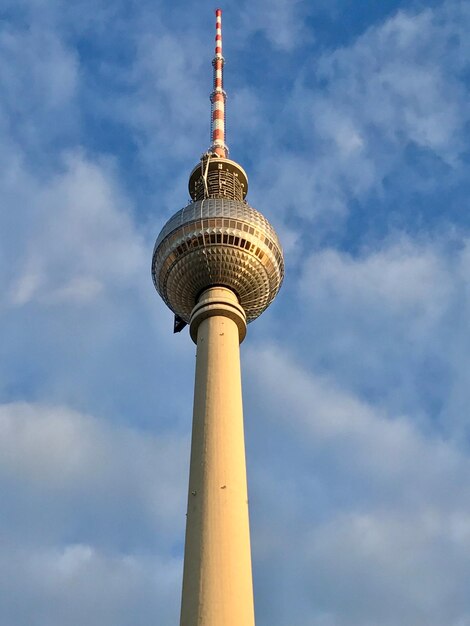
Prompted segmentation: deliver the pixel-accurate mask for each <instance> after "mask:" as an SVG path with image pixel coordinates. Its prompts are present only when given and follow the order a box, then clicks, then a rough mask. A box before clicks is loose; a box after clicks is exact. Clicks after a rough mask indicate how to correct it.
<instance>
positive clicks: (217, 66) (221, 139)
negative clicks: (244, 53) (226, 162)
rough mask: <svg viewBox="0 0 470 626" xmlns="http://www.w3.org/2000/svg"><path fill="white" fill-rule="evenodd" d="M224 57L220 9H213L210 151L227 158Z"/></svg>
mask: <svg viewBox="0 0 470 626" xmlns="http://www.w3.org/2000/svg"><path fill="white" fill-rule="evenodd" d="M224 62H225V61H224V57H223V56H222V9H216V11H215V56H214V58H213V60H212V66H213V67H214V91H213V92H212V93H211V141H212V145H211V147H210V151H211V152H213V153H214V154H216V155H217V156H219V157H222V158H224V159H225V158H227V156H228V148H227V146H226V145H225V101H226V99H227V94H226V93H225V91H224Z"/></svg>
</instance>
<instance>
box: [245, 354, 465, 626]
mask: <svg viewBox="0 0 470 626" xmlns="http://www.w3.org/2000/svg"><path fill="white" fill-rule="evenodd" d="M251 356H252V358H251V359H250V362H251V363H252V364H253V365H252V367H250V368H249V371H248V372H247V374H248V376H249V378H250V379H252V380H254V381H255V384H256V385H257V387H258V389H259V394H260V397H262V400H259V401H256V403H255V408H256V407H261V406H264V407H265V410H264V411H263V412H261V411H260V413H259V414H258V415H257V419H258V420H261V424H260V425H259V436H264V437H266V438H267V439H268V441H267V442H266V443H265V444H264V448H263V446H260V449H262V450H263V452H262V455H261V458H260V459H259V461H258V464H256V465H255V466H254V471H253V474H252V482H251V485H252V489H251V498H252V500H253V498H256V499H257V500H258V502H257V505H256V511H257V513H258V515H257V518H256V525H255V529H254V539H253V546H254V551H255V562H256V563H257V567H258V568H259V571H260V570H261V568H262V570H261V571H262V572H263V582H262V584H260V587H261V591H260V600H261V602H262V610H263V612H264V614H265V615H267V617H268V619H274V621H276V617H275V616H276V615H280V616H281V617H280V618H279V619H280V622H279V623H282V615H283V608H282V602H283V601H285V600H283V599H282V597H283V596H282V595H281V597H279V598H276V599H273V598H272V595H271V598H270V602H271V606H269V605H268V604H267V602H268V600H267V597H265V593H266V586H267V585H271V588H276V589H283V590H284V594H285V595H286V597H289V599H290V603H291V604H290V606H291V607H295V608H294V609H292V608H291V610H290V615H291V617H290V619H291V621H290V623H292V624H296V625H297V624H301V623H305V622H306V621H307V622H308V623H314V624H317V623H319V624H321V623H323V622H322V620H323V621H324V620H326V623H328V619H330V620H331V623H333V624H340V625H341V626H346V625H347V626H359V625H363V624H369V623H370V624H375V623H380V624H384V625H387V626H388V625H390V626H392V625H395V624H397V623H404V624H414V625H416V626H421V625H423V626H424V625H429V624H432V625H433V626H434V625H435V626H439V625H440V624H442V623H451V624H456V623H458V620H459V619H460V620H465V619H468V618H469V617H470V604H469V602H468V596H467V594H466V591H465V585H464V584H462V581H463V580H465V579H466V578H468V576H469V575H470V571H469V566H468V563H469V559H468V556H469V553H470V542H469V535H468V524H469V520H470V509H469V506H468V503H469V502H470V492H469V484H470V483H469V478H470V461H469V459H468V456H467V454H466V453H465V452H464V451H462V450H460V449H459V447H458V446H457V445H455V444H454V443H453V442H452V441H450V440H446V439H443V438H441V437H440V436H439V435H436V434H432V435H427V434H423V433H422V432H421V431H420V430H419V429H418V428H417V427H416V426H415V425H414V424H413V420H412V419H410V417H409V416H396V415H392V416H390V415H387V414H386V413H384V412H383V411H382V410H381V409H380V408H377V407H375V406H374V405H372V404H369V403H366V402H364V401H363V400H360V399H359V398H358V397H357V396H355V395H354V394H350V393H347V392H345V391H344V389H342V388H341V387H339V386H337V385H336V384H335V383H334V381H332V380H331V379H328V378H326V377H325V376H319V375H317V374H316V373H307V372H306V371H305V369H304V368H302V367H301V366H299V364H298V363H296V362H294V361H293V360H292V359H291V358H290V357H289V356H288V355H287V354H286V353H285V352H283V351H281V350H280V349H279V348H274V347H271V348H265V349H264V350H263V349H259V347H257V348H255V350H254V352H253V354H252V355H251ZM280 380H285V381H289V384H286V385H279V381H280ZM269 450H271V451H269ZM294 458H295V459H296V460H295V461H294V462H293V460H292V459H294ZM274 459H277V461H276V462H275V461H274ZM268 468H270V469H269V470H268ZM253 484H254V487H253ZM253 491H254V494H253ZM281 563H282V566H281ZM255 582H256V579H255ZM299 587H300V588H299ZM268 595H269V594H268ZM397 620H398V621H397Z"/></svg>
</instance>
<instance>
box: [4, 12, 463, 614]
mask: <svg viewBox="0 0 470 626" xmlns="http://www.w3.org/2000/svg"><path fill="white" fill-rule="evenodd" d="M215 8H216V7H215V5H214V4H212V3H208V2H206V1H205V0H202V1H201V0H200V1H199V2H194V1H193V0H189V1H186V2H181V1H179V0H176V1H174V2H166V1H164V0H160V1H159V0H155V1H153V2H146V1H145V0H143V1H141V2H130V1H128V2H126V1H119V0H117V1H116V2H113V3H108V2H103V1H102V0H95V2H90V1H89V0H78V1H77V2H74V3H65V2H62V1H60V0H41V1H38V0H15V2H12V1H10V0H3V2H2V4H1V6H0V86H1V94H2V97H1V98H0V193H1V197H2V211H1V212H0V279H1V282H2V286H3V288H2V292H1V295H0V333H1V335H0V339H1V340H0V488H1V493H2V506H1V514H0V622H1V623H2V624H5V625H6V624H8V626H31V625H34V626H63V624H65V623H66V624H67V625H68V626H83V625H84V624H86V625H87V626H108V625H109V626H111V625H112V626H131V625H132V626H140V625H142V626H143V625H144V624H150V623H152V624H158V625H159V626H170V625H171V624H176V623H178V615H179V600H180V588H181V577H182V547H183V546H182V540H183V536H184V522H185V505H186V488H187V476H188V462H189V444H190V441H189V437H190V421H191V408H192V386H193V375H194V372H193V367H194V346H193V344H192V342H191V341H190V339H189V336H188V334H187V333H186V332H184V333H181V334H180V335H176V336H173V335H172V315H171V312H170V311H168V310H167V309H166V308H165V306H164V304H163V303H162V302H161V301H160V299H159V298H158V296H157V294H156V293H155V291H154V288H153V286H152V282H151V278H150V261H151V253H152V247H153V243H154V241H155V238H156V236H157V235H158V232H159V231H160V228H161V226H162V225H163V223H164V221H165V220H166V219H167V218H168V217H169V216H170V215H171V214H172V213H173V212H175V211H176V210H178V209H179V208H181V207H182V206H184V205H185V204H186V201H187V198H188V193H187V186H186V185H187V179H188V175H189V172H190V171H191V169H192V167H193V166H194V165H195V164H196V162H197V160H198V158H199V156H200V154H201V153H202V152H203V151H204V150H206V149H207V147H208V145H209V118H210V105H209V98H208V97H209V92H210V89H211V80H212V76H211V58H212V55H213V37H214V30H213V29H214V13H213V11H214V9H215ZM222 9H223V10H224V16H223V17H224V54H225V57H226V60H227V63H226V75H225V82H226V88H227V90H228V93H229V98H228V111H227V126H228V137H227V140H228V143H229V146H230V148H231V157H232V158H234V159H235V160H237V161H239V162H240V164H241V165H243V166H244V167H245V168H246V170H247V171H248V174H249V178H250V191H249V195H248V199H249V201H250V202H251V204H252V205H253V206H254V207H256V208H257V209H259V210H260V211H262V212H263V213H264V214H265V215H266V216H267V217H268V218H269V219H270V221H271V222H272V223H273V224H274V225H275V227H276V228H277V230H278V232H279V235H280V237H281V241H282V242H283V245H284V249H285V256H286V268H287V270H286V279H285V282H284V285H283V287H282V290H281V292H280V294H279V296H278V297H277V299H276V301H275V302H274V304H273V305H272V306H271V307H270V308H269V309H268V311H266V313H265V314H263V317H262V318H261V319H260V320H258V321H257V322H255V323H254V324H252V325H250V327H249V333H248V337H247V339H246V340H245V342H244V344H243V346H242V361H243V384H244V405H245V423H246V444H247V456H248V459H247V463H248V473H249V476H248V478H249V491H250V506H251V509H250V512H251V528H252V549H253V566H254V585H255V604H256V616H257V624H258V626H268V624H269V626H281V625H283V626H443V625H444V624H445V626H469V625H470V594H469V593H468V582H467V581H468V580H469V579H470V431H469V415H468V413H469V409H468V407H469V405H470V387H469V384H468V370H469V365H470V356H469V355H470V330H469V324H468V320H469V316H470V278H469V277H470V217H469V211H468V205H469V202H468V197H469V195H470V194H469V192H470V183H469V180H470V151H469V148H468V145H469V138H470V123H469V122H470V109H469V104H468V102H469V97H468V96H469V94H468V91H469V85H470V43H469V38H468V32H469V30H470V5H469V3H468V2H462V1H459V0H447V1H446V2H438V1H435V2H426V1H424V0H423V1H417V2H410V1H408V2H404V1H403V2H397V1H391V0H390V1H383V2H380V3H378V2H366V1H364V2H352V1H351V0H332V1H331V0H330V1H329V2H324V1H323V0H319V1H318V2H307V1H302V0H290V1H287V0H271V1H269V2H268V0H251V1H250V2H247V1H245V0H240V1H239V2H237V3H226V4H225V5H224V4H222Z"/></svg>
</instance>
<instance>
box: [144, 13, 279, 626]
mask: <svg viewBox="0 0 470 626" xmlns="http://www.w3.org/2000/svg"><path fill="white" fill-rule="evenodd" d="M212 64H213V67H214V87H213V92H212V94H211V140H212V143H211V147H210V148H209V150H208V151H207V152H206V153H205V154H203V155H202V157H201V160H200V162H199V163H198V164H197V165H196V167H195V168H194V169H193V171H192V172H191V174H190V177H189V193H190V196H191V198H192V202H190V204H189V205H188V206H186V207H185V208H184V209H181V210H180V211H178V212H177V213H175V215H173V217H171V218H170V219H169V220H168V222H167V223H166V224H165V226H164V227H163V229H162V231H161V233H160V235H159V236H158V238H157V241H156V243H155V248H154V252H153V259H152V276H153V282H154V284H155V288H156V289H157V291H158V293H159V294H160V296H161V297H162V298H163V300H164V301H165V302H166V304H167V305H168V306H169V307H170V309H171V310H172V311H173V312H174V314H175V331H179V330H181V328H182V327H183V326H184V325H185V324H189V328H190V335H191V338H192V339H193V341H194V342H195V343H196V345H197V352H196V380H195V391H194V408H193V431H192V442H191V462H190V475H189V493H188V510H187V521H186V541H185V552H184V573H183V593H182V602H181V622H180V624H181V626H252V625H254V608H253V585H252V575H251V552H250V531H249V520H248V496H247V484H246V464H245V443H244V434H243V408H242V391H241V376H240V348H239V345H240V343H241V342H242V341H243V339H244V338H245V335H246V325H247V323H249V322H252V321H253V320H254V319H256V318H257V317H258V316H259V315H261V313H262V312H263V311H264V310H265V309H266V308H267V307H268V306H269V304H270V303H271V302H272V301H273V299H274V297H275V296H276V294H277V292H278V291H279V288H280V286H281V283H282V279H283V276H284V260H283V254H282V248H281V245H280V243H279V240H278V237H277V235H276V233H275V231H274V229H273V227H272V226H271V224H270V223H269V222H268V220H267V219H266V218H265V217H263V215H262V214H261V213H259V212H258V211H256V210H255V209H253V208H252V207H251V206H250V205H249V204H248V203H247V202H246V200H245V197H246V194H247V191H248V178H247V175H246V173H245V171H244V170H243V168H242V167H240V165H238V163H235V161H232V160H230V159H229V158H228V148H227V146H226V144H225V101H226V94H225V91H224V87H223V68H224V58H223V56H222V11H221V10H220V9H217V10H216V36H215V57H214V59H213V61H212Z"/></svg>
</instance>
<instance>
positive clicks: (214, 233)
mask: <svg viewBox="0 0 470 626" xmlns="http://www.w3.org/2000/svg"><path fill="white" fill-rule="evenodd" d="M217 161H222V159H217ZM190 183H191V181H190ZM152 276H153V282H154V284H155V287H156V289H157V291H158V293H159V294H160V296H161V297H162V298H163V300H164V301H165V302H166V304H167V305H168V306H169V307H170V309H171V310H172V311H173V312H174V313H176V314H177V315H178V316H179V317H181V318H182V319H183V320H184V321H185V322H189V319H190V317H191V311H192V310H193V308H194V306H195V304H196V302H197V300H198V297H199V295H200V294H201V293H202V292H203V291H204V290H205V289H207V288H209V287H213V286H224V287H228V288H229V289H231V290H232V291H234V292H235V294H236V295H237V297H238V300H239V302H240V305H241V306H242V308H243V310H244V311H245V314H246V318H247V322H251V321H252V320H254V319H256V318H257V317H258V316H259V315H261V313H262V312H263V311H264V310H265V309H266V308H267V307H268V305H269V304H270V303H271V302H272V301H273V299H274V297H275V296H276V294H277V292H278V291H279V288H280V286H281V283H282V279H283V276H284V260H283V256H282V248H281V245H280V243H279V239H278V237H277V235H276V232H275V231H274V228H273V227H272V226H271V224H270V223H269V222H268V220H267V219H266V218H265V217H263V215H261V213H259V212H258V211H256V209H253V208H252V207H251V206H250V205H249V204H248V203H247V202H246V201H244V200H242V199H235V200H234V199H230V198H223V197H220V196H219V197H212V198H211V197H208V198H205V199H202V200H196V201H195V202H192V203H191V204H189V205H188V206H187V207H185V208H184V209H181V210H180V211H178V212H177V213H175V215H173V217H171V218H170V219H169V220H168V222H167V223H166V224H165V226H164V227H163V229H162V231H161V233H160V235H159V236H158V238H157V241H156V243H155V248H154V252H153V260H152Z"/></svg>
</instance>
